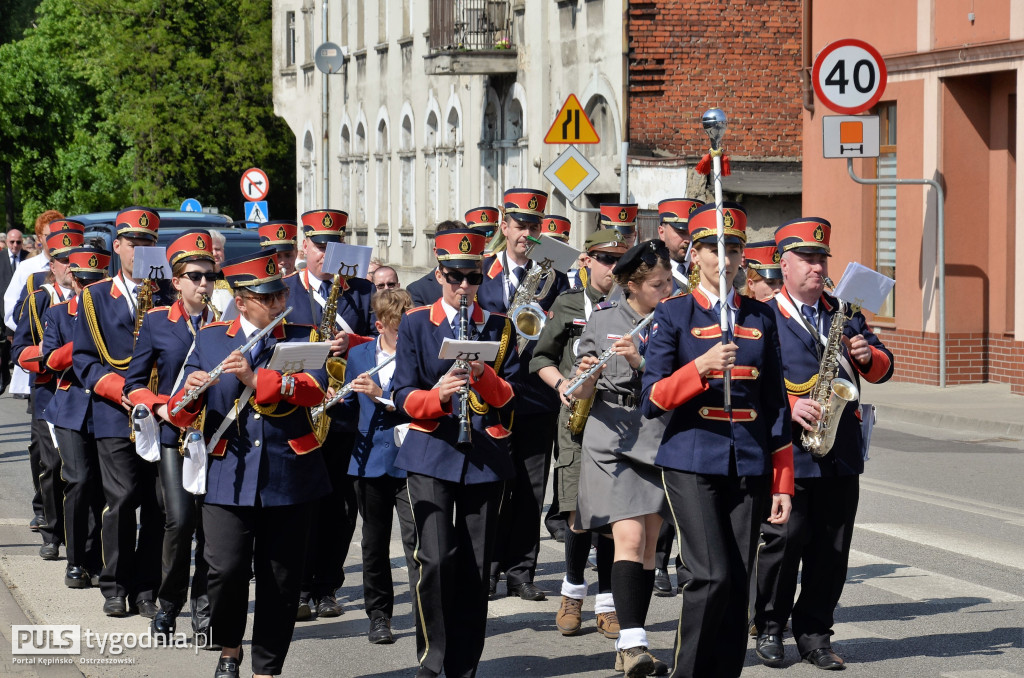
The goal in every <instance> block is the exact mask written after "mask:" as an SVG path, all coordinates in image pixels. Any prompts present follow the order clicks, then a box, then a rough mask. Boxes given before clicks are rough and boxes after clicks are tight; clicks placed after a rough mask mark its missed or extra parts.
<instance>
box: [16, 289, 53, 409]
mask: <svg viewBox="0 0 1024 678" xmlns="http://www.w3.org/2000/svg"><path fill="white" fill-rule="evenodd" d="M51 289H53V290H54V291H53V293H52V294H51V293H50V289H47V288H46V287H43V288H40V289H37V290H36V291H34V292H33V293H32V295H31V296H30V297H29V298H28V300H27V303H26V304H25V305H24V306H23V310H24V313H21V314H20V317H19V319H18V328H17V329H16V330H15V331H14V341H13V342H12V345H11V355H12V356H13V357H14V360H15V361H16V362H17V363H18V365H20V366H21V368H22V369H23V370H25V371H26V372H30V373H32V374H34V375H35V377H34V380H33V384H32V416H33V417H34V418H36V419H42V418H43V412H44V411H45V410H46V406H47V405H49V404H50V399H51V398H53V392H54V390H55V389H56V387H57V379H56V378H55V377H54V375H53V373H52V372H50V371H49V370H47V369H46V366H45V365H44V364H43V362H42V360H40V358H41V357H42V343H43V329H44V328H45V326H44V325H43V314H44V313H45V312H46V309H48V308H49V307H50V306H53V305H54V303H60V302H62V301H63V298H62V296H61V295H62V292H60V288H59V287H57V286H56V285H54V286H52V288H51Z"/></svg>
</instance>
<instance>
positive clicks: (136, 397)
mask: <svg viewBox="0 0 1024 678" xmlns="http://www.w3.org/2000/svg"><path fill="white" fill-rule="evenodd" d="M169 399H170V396H165V395H160V394H158V393H153V392H152V391H150V390H149V389H148V388H137V389H135V390H133V391H132V392H131V393H129V394H128V400H130V401H131V403H132V405H145V406H146V407H148V408H149V410H150V411H151V412H152V411H153V410H155V409H156V406H157V405H165V404H167V401H168V400H169Z"/></svg>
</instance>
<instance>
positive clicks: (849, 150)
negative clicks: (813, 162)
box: [821, 115, 878, 158]
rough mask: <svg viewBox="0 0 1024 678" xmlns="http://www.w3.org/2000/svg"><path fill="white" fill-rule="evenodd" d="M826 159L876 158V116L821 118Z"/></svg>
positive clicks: (828, 116)
mask: <svg viewBox="0 0 1024 678" xmlns="http://www.w3.org/2000/svg"><path fill="white" fill-rule="evenodd" d="M821 129H822V145H821V148H822V152H823V153H824V156H825V157H826V158H877V157H878V116H877V115H825V116H822V118H821Z"/></svg>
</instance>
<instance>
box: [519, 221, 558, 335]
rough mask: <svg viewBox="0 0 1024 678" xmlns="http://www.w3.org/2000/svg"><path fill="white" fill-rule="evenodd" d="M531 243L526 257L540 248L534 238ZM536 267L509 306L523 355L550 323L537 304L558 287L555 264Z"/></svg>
mask: <svg viewBox="0 0 1024 678" xmlns="http://www.w3.org/2000/svg"><path fill="white" fill-rule="evenodd" d="M530 240H532V241H533V244H532V245H530V249H529V250H527V252H526V254H527V255H529V254H530V251H532V250H533V248H534V247H535V246H536V245H538V244H540V240H538V239H536V238H533V237H531V238H530ZM533 263H534V265H533V266H530V268H529V270H528V271H527V272H526V275H525V276H524V277H523V279H522V280H521V281H520V282H519V287H517V288H516V293H515V296H513V297H512V299H511V301H510V302H509V305H508V317H509V320H511V321H512V324H513V325H515V326H516V333H517V334H518V335H519V339H518V342H517V345H518V347H519V350H520V351H522V350H523V348H524V347H525V346H526V344H527V343H529V342H530V341H533V340H534V339H536V338H537V337H539V336H540V331H541V330H542V329H544V323H545V322H547V318H548V316H547V313H545V312H544V309H543V308H541V306H540V304H539V303H538V302H539V301H540V300H541V299H543V298H544V297H545V296H547V293H548V292H549V291H551V286H552V285H553V284H554V283H555V276H554V274H553V272H552V270H551V269H552V267H553V264H552V262H551V261H550V260H545V261H543V262H541V261H534V262H533ZM549 273H552V275H548V274H549ZM542 283H543V284H542Z"/></svg>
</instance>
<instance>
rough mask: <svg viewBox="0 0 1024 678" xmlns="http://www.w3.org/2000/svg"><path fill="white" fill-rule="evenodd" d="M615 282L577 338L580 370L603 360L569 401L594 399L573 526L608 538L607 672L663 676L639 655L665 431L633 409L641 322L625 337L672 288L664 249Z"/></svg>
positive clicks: (648, 247) (637, 257)
mask: <svg viewBox="0 0 1024 678" xmlns="http://www.w3.org/2000/svg"><path fill="white" fill-rule="evenodd" d="M614 273H615V278H616V281H617V282H618V284H619V287H620V288H621V289H622V293H623V296H624V299H621V300H620V301H619V302H618V303H613V302H604V303H602V304H600V305H599V306H598V308H597V309H596V310H595V311H594V314H593V315H592V316H591V318H590V321H589V322H588V323H587V327H586V329H584V330H583V336H582V337H580V346H579V355H580V362H579V364H580V367H581V368H582V369H584V370H585V369H588V368H590V367H591V366H593V365H595V364H597V363H598V360H599V356H602V354H604V353H605V351H606V350H609V349H610V350H611V351H612V356H611V358H610V360H609V361H608V362H607V364H606V365H605V366H604V369H603V371H602V372H600V373H596V374H595V375H594V376H593V377H591V378H590V379H588V380H587V382H586V383H585V384H584V386H582V387H581V388H580V389H579V391H577V393H576V394H577V395H578V397H580V398H585V397H589V396H590V394H591V393H592V392H593V388H594V385H595V381H596V387H597V394H596V397H595V399H594V404H593V407H592V409H591V411H590V419H589V421H588V422H587V427H586V429H585V430H584V432H583V458H582V462H581V465H580V482H579V498H578V502H579V503H578V513H577V525H578V526H580V527H583V528H585V529H590V530H596V529H601V528H605V529H607V528H608V527H609V526H610V527H611V532H612V536H613V538H614V539H615V547H616V548H615V562H613V563H612V595H613V597H614V599H615V611H616V613H617V614H618V617H619V625H620V627H621V629H620V631H619V638H618V640H617V641H616V650H617V651H618V652H617V654H616V660H615V668H616V669H617V670H619V671H624V672H625V673H626V676H627V678H634V677H635V676H646V675H651V674H656V675H664V674H665V673H668V666H667V665H666V664H665V663H664V662H661V661H658V660H657V659H655V658H654V657H653V656H652V655H651V654H650V652H648V650H647V633H646V631H645V630H644V622H645V620H646V617H647V609H648V607H649V606H650V600H651V592H652V591H653V590H654V565H655V562H654V561H655V552H656V547H657V541H658V532H659V530H660V529H661V523H662V516H664V515H666V514H668V503H667V501H666V499H665V489H664V487H663V486H662V482H661V471H660V469H658V468H657V467H656V466H655V465H654V457H655V454H656V453H657V451H658V447H659V445H660V444H661V437H662V433H663V431H664V429H665V424H664V422H662V421H659V420H657V419H645V418H644V417H643V416H642V413H641V410H640V382H641V375H642V374H643V372H644V368H645V367H646V360H647V359H646V356H645V354H646V349H647V339H648V336H649V334H650V332H651V330H652V326H651V324H649V321H648V322H647V324H646V326H645V327H644V328H643V329H641V330H639V332H638V333H636V334H635V336H634V337H633V338H632V339H631V338H629V337H627V336H626V335H627V334H629V333H630V332H631V331H633V330H634V329H635V328H637V326H638V325H640V324H641V323H643V322H644V321H645V317H646V316H648V315H649V314H651V313H652V312H653V311H654V307H655V306H656V305H657V304H658V302H659V301H660V300H661V299H662V298H664V297H665V296H667V295H669V294H670V293H671V291H672V273H671V270H670V268H669V258H668V251H667V249H666V248H665V244H664V243H663V242H662V241H661V240H649V241H647V242H644V243H641V244H639V245H637V246H636V247H634V248H632V249H631V250H629V251H628V252H626V254H624V255H623V256H622V258H621V259H620V260H619V263H618V264H616V266H615V269H614Z"/></svg>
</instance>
